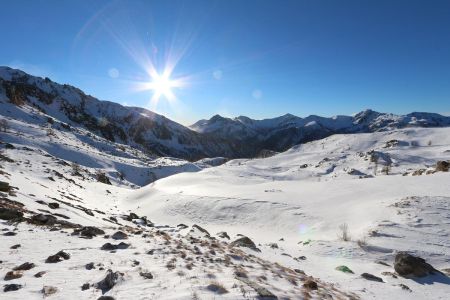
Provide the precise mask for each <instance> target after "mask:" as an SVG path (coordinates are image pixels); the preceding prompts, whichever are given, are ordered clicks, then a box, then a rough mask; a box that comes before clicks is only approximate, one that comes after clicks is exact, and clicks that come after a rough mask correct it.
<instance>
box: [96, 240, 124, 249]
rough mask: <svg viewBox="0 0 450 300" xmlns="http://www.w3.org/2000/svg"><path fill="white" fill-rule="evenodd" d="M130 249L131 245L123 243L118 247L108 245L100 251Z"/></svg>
mask: <svg viewBox="0 0 450 300" xmlns="http://www.w3.org/2000/svg"><path fill="white" fill-rule="evenodd" d="M128 247H130V244H127V243H123V242H121V243H119V244H117V245H113V244H111V243H106V244H104V245H103V246H102V247H101V248H100V249H101V250H117V249H127V248H128Z"/></svg>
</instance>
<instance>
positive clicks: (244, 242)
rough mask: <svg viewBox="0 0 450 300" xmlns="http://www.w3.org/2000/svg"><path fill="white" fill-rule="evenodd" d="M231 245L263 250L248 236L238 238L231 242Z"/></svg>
mask: <svg viewBox="0 0 450 300" xmlns="http://www.w3.org/2000/svg"><path fill="white" fill-rule="evenodd" d="M230 247H246V248H250V249H252V250H254V251H258V252H260V251H261V250H259V249H258V248H257V247H256V245H255V243H254V242H253V241H252V240H251V239H250V238H248V237H246V236H243V237H241V238H238V239H237V240H235V241H233V242H231V243H230Z"/></svg>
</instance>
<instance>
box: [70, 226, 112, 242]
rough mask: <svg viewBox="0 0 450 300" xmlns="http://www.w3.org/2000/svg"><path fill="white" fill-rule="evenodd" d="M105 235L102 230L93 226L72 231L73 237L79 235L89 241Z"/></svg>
mask: <svg viewBox="0 0 450 300" xmlns="http://www.w3.org/2000/svg"><path fill="white" fill-rule="evenodd" d="M101 234H105V232H104V231H103V230H101V229H100V228H97V227H95V226H83V227H81V228H77V229H75V230H74V231H73V235H79V236H82V237H85V238H88V239H91V238H93V237H95V236H97V235H101Z"/></svg>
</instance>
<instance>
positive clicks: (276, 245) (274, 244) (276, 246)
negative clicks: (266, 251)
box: [268, 243, 278, 249]
mask: <svg viewBox="0 0 450 300" xmlns="http://www.w3.org/2000/svg"><path fill="white" fill-rule="evenodd" d="M268 246H269V247H270V248H272V249H278V244H277V243H270V244H268Z"/></svg>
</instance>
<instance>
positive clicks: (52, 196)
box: [0, 108, 450, 299]
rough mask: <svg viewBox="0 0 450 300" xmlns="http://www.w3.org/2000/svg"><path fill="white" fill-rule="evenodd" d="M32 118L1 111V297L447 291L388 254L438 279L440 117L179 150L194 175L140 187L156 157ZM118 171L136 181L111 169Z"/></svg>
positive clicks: (449, 149)
mask: <svg viewBox="0 0 450 300" xmlns="http://www.w3.org/2000/svg"><path fill="white" fill-rule="evenodd" d="M17 109H19V110H20V111H22V112H23V113H24V116H25V115H26V116H30V117H32V116H33V114H32V113H29V112H27V110H26V109H24V108H17ZM15 115H17V112H15ZM35 121H36V120H35V119H34V118H33V122H32V123H26V122H25V120H22V121H19V120H12V119H8V124H9V127H8V128H7V129H6V132H3V131H2V132H1V133H0V137H1V141H2V143H1V145H0V147H1V156H0V160H1V168H0V181H1V182H2V183H1V184H0V188H1V191H2V192H1V194H0V197H1V198H0V218H1V219H2V220H1V221H0V224H1V227H2V234H3V236H2V240H3V243H2V244H1V245H0V255H1V257H2V261H1V264H0V271H1V272H2V276H3V277H2V280H3V282H2V285H3V287H4V289H5V290H7V291H6V292H3V293H4V295H6V296H7V299H24V298H27V299H35V298H36V299H37V298H39V299H40V298H42V297H43V296H45V297H54V298H55V299H56V298H58V299H59V298H63V299H75V298H78V299H79V298H82V299H102V298H99V297H100V296H101V295H102V294H104V296H110V297H113V298H114V299H124V298H137V299H145V298H146V297H147V298H149V299H255V298H256V299H258V298H260V299H264V298H265V299H276V298H278V299H287V298H289V299H311V298H312V299H324V298H330V297H332V298H335V299H386V298H395V299H411V297H414V298H415V299H446V297H447V295H448V287H449V285H450V279H449V278H448V277H446V276H445V275H441V274H439V273H435V275H429V276H426V277H423V278H413V279H408V278H405V277H402V276H400V275H399V274H398V273H397V272H396V270H394V259H395V257H397V254H398V253H399V252H400V251H407V252H408V253H411V254H414V255H417V256H420V257H422V258H424V259H426V261H427V262H428V263H430V264H431V265H432V266H433V267H435V268H436V269H438V270H440V271H442V272H443V274H444V273H445V272H448V270H449V268H450V266H449V264H448V263H449V256H448V253H449V248H450V245H449V243H448V234H449V232H450V228H449V218H450V216H449V215H448V211H449V209H450V208H449V203H450V202H449V196H448V195H450V187H449V185H448V184H447V183H448V180H449V179H450V178H449V176H450V173H448V172H443V171H447V170H448V165H447V168H445V166H446V165H445V164H442V165H440V167H442V168H436V165H437V162H438V161H448V160H450V140H449V136H450V131H449V129H448V128H407V129H401V130H394V131H383V132H376V133H365V134H341V135H333V136H330V137H328V138H326V139H323V140H319V141H315V142H311V143H307V144H304V145H300V146H297V147H294V148H292V149H290V150H289V151H286V152H284V153H280V154H278V155H275V156H272V157H269V158H265V159H237V160H231V161H229V162H227V163H225V164H223V165H221V166H218V167H213V168H211V167H210V168H206V166H205V165H204V166H203V167H202V166H199V164H201V163H209V164H216V163H215V162H216V161H217V164H220V163H223V160H222V161H221V160H220V159H216V160H205V161H203V162H199V163H196V164H192V163H188V162H185V161H184V162H182V161H178V163H179V164H180V165H181V166H185V168H186V169H185V170H186V171H190V170H192V168H198V170H196V171H198V172H195V173H180V174H177V175H172V176H169V177H166V178H163V179H159V180H157V181H155V182H153V183H151V184H149V185H147V186H144V187H142V188H140V189H137V190H136V189H130V187H132V184H135V185H138V184H145V180H143V179H141V178H140V177H141V176H139V174H142V173H145V172H146V171H148V170H149V168H151V167H150V166H148V165H147V164H146V163H144V162H145V161H147V160H148V163H149V164H154V163H156V162H155V161H154V160H156V161H159V162H161V161H160V160H161V159H160V158H154V159H150V158H149V157H146V156H145V154H143V153H141V152H139V151H136V150H134V149H131V148H128V147H125V148H122V150H121V149H119V150H117V149H116V148H115V147H117V144H114V143H112V142H110V141H106V140H103V139H101V138H99V137H95V138H92V140H90V139H88V134H87V132H84V131H83V129H77V130H76V131H69V132H66V131H62V130H61V131H59V129H56V127H55V128H53V127H52V128H53V131H54V132H53V133H52V134H51V135H50V136H49V135H47V133H46V132H47V131H48V129H46V127H44V128H41V127H39V126H37V125H33V124H34V123H35ZM123 149H125V150H123ZM76 155H78V156H76ZM74 157H76V158H77V159H80V160H79V161H80V168H75V169H74V167H73V164H72V161H73V159H74ZM82 162H84V165H83V164H82ZM165 163H166V164H167V165H170V164H175V163H176V162H175V161H174V160H173V159H169V158H166V162H165ZM180 165H179V166H180ZM118 166H121V167H126V168H125V172H126V170H127V169H130V173H131V174H133V176H134V177H131V178H129V179H126V180H120V178H118V177H114V176H113V174H114V172H115V171H114V172H113V171H112V168H114V169H116V168H117V167H118ZM154 169H158V167H156V166H155V168H154ZM165 169H166V167H165V166H162V167H160V170H165ZM200 169H202V170H200ZM199 170H200V171H199ZM102 173H103V174H106V175H107V178H108V179H109V180H110V181H111V183H112V184H111V185H110V184H108V183H107V182H105V180H104V177H102V176H99V174H102ZM126 173H127V172H126ZM133 178H135V179H133ZM144 178H145V177H144ZM141 180H142V181H141ZM146 180H148V177H147V178H146ZM342 224H347V226H348V235H349V237H348V238H346V239H347V241H344V240H343V239H342V234H343V232H342V230H341V229H340V227H341V225H342ZM89 226H90V227H89ZM247 237H248V238H247ZM60 251H62V252H60ZM25 263H27V264H25ZM339 266H345V267H347V268H348V269H350V270H351V272H353V273H345V272H343V271H339V270H336V268H337V267H339ZM14 269H15V271H13V270H14ZM109 270H111V271H109ZM341 270H346V269H345V268H343V267H342V268H341ZM363 274H365V275H363ZM367 274H369V275H373V276H375V277H370V276H369V275H367ZM374 278H375V279H374ZM378 279H380V280H382V282H378V281H376V280H378ZM374 280H375V281H374ZM15 289H17V290H15ZM103 299H111V298H103Z"/></svg>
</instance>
